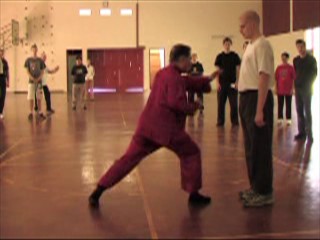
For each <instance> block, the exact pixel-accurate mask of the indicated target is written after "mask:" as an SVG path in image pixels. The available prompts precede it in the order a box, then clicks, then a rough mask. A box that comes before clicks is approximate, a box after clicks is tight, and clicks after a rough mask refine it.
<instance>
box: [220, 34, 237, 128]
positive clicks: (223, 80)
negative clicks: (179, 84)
mask: <svg viewBox="0 0 320 240" xmlns="http://www.w3.org/2000/svg"><path fill="white" fill-rule="evenodd" d="M231 45H232V40H231V39H230V38H228V37H226V38H225V39H224V40H223V47H224V51H223V52H222V53H220V54H219V55H218V56H217V58H216V60H215V66H216V68H217V69H218V70H221V74H220V75H219V81H217V91H218V122H217V127H222V126H224V122H225V107H226V102H227V98H228V99H229V103H230V108H231V112H230V117H231V122H232V126H234V127H235V126H238V125H239V117H238V90H237V79H238V76H239V70H240V62H241V61H240V57H239V55H238V54H237V53H235V52H234V51H231V49H230V48H231Z"/></svg>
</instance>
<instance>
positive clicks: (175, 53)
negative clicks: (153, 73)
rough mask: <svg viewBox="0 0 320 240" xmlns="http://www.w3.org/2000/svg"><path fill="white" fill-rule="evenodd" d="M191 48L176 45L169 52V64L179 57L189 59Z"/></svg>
mask: <svg viewBox="0 0 320 240" xmlns="http://www.w3.org/2000/svg"><path fill="white" fill-rule="evenodd" d="M190 55H191V48H190V47H189V46H187V45H184V44H176V45H174V46H173V47H172V49H171V52H170V63H172V62H176V61H178V60H179V58H180V57H190Z"/></svg>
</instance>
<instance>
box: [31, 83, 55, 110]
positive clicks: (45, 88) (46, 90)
mask: <svg viewBox="0 0 320 240" xmlns="http://www.w3.org/2000/svg"><path fill="white" fill-rule="evenodd" d="M42 89H43V94H44V99H45V100H46V105H47V111H50V110H52V108H51V93H50V90H49V88H48V86H47V85H44V86H43V87H42ZM34 109H35V110H36V111H37V110H38V103H37V101H35V107H34Z"/></svg>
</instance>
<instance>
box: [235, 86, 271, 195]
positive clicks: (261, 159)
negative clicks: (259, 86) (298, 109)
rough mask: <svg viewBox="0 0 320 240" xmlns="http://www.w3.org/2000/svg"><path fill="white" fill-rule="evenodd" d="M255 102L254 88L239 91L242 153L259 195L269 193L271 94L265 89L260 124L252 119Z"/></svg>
mask: <svg viewBox="0 0 320 240" xmlns="http://www.w3.org/2000/svg"><path fill="white" fill-rule="evenodd" d="M257 103H258V91H247V92H244V93H240V105H239V111H240V119H241V125H242V129H243V134H244V144H245V155H246V163H247V170H248V177H249V182H250V185H251V188H252V189H253V190H254V191H255V192H257V193H259V194H262V195H266V194H270V193H272V192H273V187H272V185H273V164H272V136H273V104H274V103H273V95H272V92H271V91H269V92H268V96H267V99H266V103H265V106H264V109H263V112H264V121H265V123H266V125H265V126H263V127H257V125H256V124H255V122H254V119H255V115H256V108H257Z"/></svg>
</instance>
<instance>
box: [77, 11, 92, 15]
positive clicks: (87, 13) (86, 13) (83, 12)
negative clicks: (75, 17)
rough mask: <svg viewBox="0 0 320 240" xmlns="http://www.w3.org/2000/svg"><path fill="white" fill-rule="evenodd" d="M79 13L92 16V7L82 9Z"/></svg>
mask: <svg viewBox="0 0 320 240" xmlns="http://www.w3.org/2000/svg"><path fill="white" fill-rule="evenodd" d="M79 15H80V16H91V9H80V10H79Z"/></svg>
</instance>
